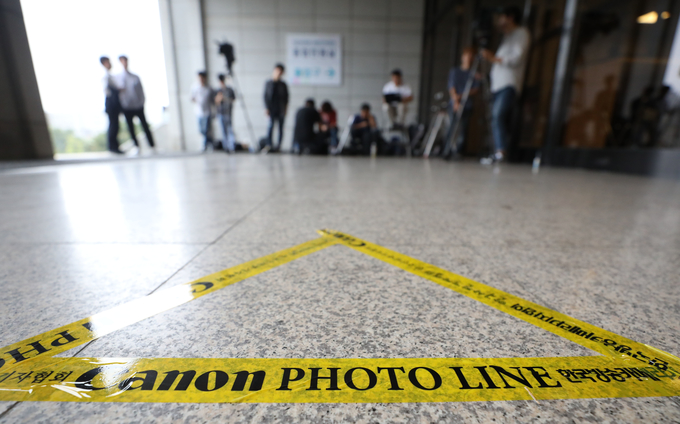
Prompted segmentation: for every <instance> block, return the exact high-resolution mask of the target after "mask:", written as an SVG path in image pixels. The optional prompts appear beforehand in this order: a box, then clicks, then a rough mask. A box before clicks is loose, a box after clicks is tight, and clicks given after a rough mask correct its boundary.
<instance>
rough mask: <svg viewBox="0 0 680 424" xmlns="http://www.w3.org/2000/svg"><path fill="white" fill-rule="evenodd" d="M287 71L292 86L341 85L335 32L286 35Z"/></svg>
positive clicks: (338, 42)
mask: <svg viewBox="0 0 680 424" xmlns="http://www.w3.org/2000/svg"><path fill="white" fill-rule="evenodd" d="M287 45H288V52H287V63H286V65H287V66H286V73H287V74H288V80H289V81H290V83H291V84H293V85H342V38H341V37H340V35H338V34H288V36H287Z"/></svg>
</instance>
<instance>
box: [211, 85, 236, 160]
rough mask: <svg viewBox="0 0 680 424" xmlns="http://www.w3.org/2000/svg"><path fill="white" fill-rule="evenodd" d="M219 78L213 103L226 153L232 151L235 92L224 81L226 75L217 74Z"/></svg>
mask: <svg viewBox="0 0 680 424" xmlns="http://www.w3.org/2000/svg"><path fill="white" fill-rule="evenodd" d="M217 78H218V79H219V80H220V88H219V89H218V90H217V92H216V93H215V105H216V106H217V117H218V118H219V120H220V126H221V127H222V136H223V137H224V138H223V139H222V147H223V148H224V150H226V151H227V152H228V153H232V152H234V141H235V138H234V130H233V129H232V120H231V116H232V109H233V105H234V101H236V93H234V90H233V89H232V88H231V87H229V86H228V85H227V83H226V75H224V74H220V75H218V76H217Z"/></svg>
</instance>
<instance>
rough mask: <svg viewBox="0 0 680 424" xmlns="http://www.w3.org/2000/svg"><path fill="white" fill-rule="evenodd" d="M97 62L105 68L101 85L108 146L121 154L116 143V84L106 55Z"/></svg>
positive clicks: (118, 109) (117, 99)
mask: <svg viewBox="0 0 680 424" xmlns="http://www.w3.org/2000/svg"><path fill="white" fill-rule="evenodd" d="M99 62H100V63H101V64H102V66H103V67H104V69H106V74H104V77H103V78H102V87H103V88H104V95H105V96H106V100H104V111H105V112H106V114H107V115H108V117H109V130H108V132H107V141H108V148H109V151H110V152H111V153H116V154H122V153H123V152H121V151H120V147H119V145H118V130H119V127H120V123H119V117H120V99H119V98H118V85H117V84H116V80H115V78H113V75H111V60H109V58H108V57H106V56H102V57H100V58H99Z"/></svg>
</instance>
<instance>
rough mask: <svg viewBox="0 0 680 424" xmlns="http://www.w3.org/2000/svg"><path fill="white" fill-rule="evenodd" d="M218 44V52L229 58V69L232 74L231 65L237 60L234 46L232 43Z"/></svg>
mask: <svg viewBox="0 0 680 424" xmlns="http://www.w3.org/2000/svg"><path fill="white" fill-rule="evenodd" d="M218 46H219V47H218V49H217V52H218V53H219V54H221V55H222V56H224V58H225V59H226V60H227V71H228V73H229V74H231V65H233V64H234V62H236V56H235V55H234V46H233V45H232V44H231V43H219V44H218Z"/></svg>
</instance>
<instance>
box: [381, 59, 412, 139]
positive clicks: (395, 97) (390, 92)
mask: <svg viewBox="0 0 680 424" xmlns="http://www.w3.org/2000/svg"><path fill="white" fill-rule="evenodd" d="M382 94H383V111H384V112H385V114H386V115H387V121H388V122H389V129H390V130H392V129H403V128H404V123H405V120H406V112H407V111H408V104H409V103H410V102H411V100H413V91H411V87H409V86H408V85H407V84H404V77H403V76H402V73H401V69H394V70H393V71H392V74H391V80H390V82H388V83H387V84H385V86H384V87H383V91H382Z"/></svg>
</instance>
